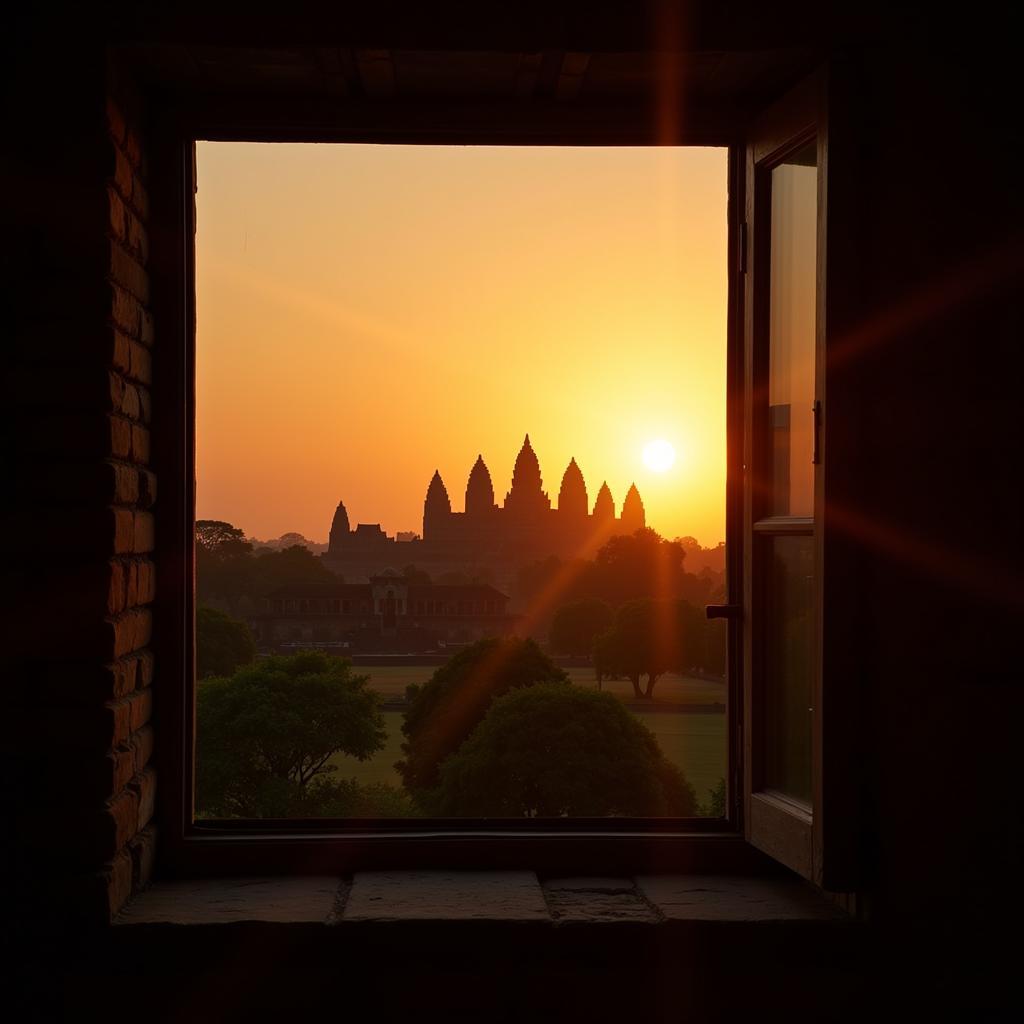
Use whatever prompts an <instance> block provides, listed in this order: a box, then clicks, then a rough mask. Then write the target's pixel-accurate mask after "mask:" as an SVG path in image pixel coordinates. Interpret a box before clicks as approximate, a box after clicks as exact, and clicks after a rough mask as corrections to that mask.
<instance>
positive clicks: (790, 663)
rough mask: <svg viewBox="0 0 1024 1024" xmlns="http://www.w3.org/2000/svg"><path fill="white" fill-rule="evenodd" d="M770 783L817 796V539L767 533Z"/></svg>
mask: <svg viewBox="0 0 1024 1024" xmlns="http://www.w3.org/2000/svg"><path fill="white" fill-rule="evenodd" d="M763 542H764V545H765V548H766V555H767V557H766V558H765V571H766V575H767V581H766V595H765V604H764V617H765V635H766V642H765V647H766V651H765V708H766V711H765V761H764V779H763V782H764V787H765V788H766V789H774V790H777V791H779V792H780V793H783V794H785V795H786V796H790V797H793V798H794V799H796V800H801V801H803V802H805V803H808V804H809V803H810V800H811V722H812V717H813V711H812V708H811V702H812V696H811V695H812V692H813V691H812V687H813V678H814V632H813V629H814V538H813V537H812V536H810V535H806V536H778V537H765V538H763Z"/></svg>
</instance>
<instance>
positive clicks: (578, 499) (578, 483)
mask: <svg viewBox="0 0 1024 1024" xmlns="http://www.w3.org/2000/svg"><path fill="white" fill-rule="evenodd" d="M558 511H559V512H561V513H563V514H565V515H567V516H572V517H573V518H575V519H584V518H586V515H587V484H586V481H585V480H584V479H583V474H582V473H581V472H580V467H579V466H577V465H576V460H575V459H570V460H569V465H568V466H566V468H565V473H564V474H563V476H562V486H561V487H560V488H559V489H558Z"/></svg>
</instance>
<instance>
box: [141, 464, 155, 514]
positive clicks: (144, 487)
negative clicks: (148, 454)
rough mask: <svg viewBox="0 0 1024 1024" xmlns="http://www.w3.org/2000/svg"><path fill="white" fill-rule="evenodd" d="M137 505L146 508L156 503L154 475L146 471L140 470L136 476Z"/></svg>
mask: <svg viewBox="0 0 1024 1024" xmlns="http://www.w3.org/2000/svg"><path fill="white" fill-rule="evenodd" d="M138 488H139V499H138V504H139V505H141V506H142V507H143V508H148V507H149V506H150V505H152V504H153V502H155V501H156V475H155V474H154V473H151V472H150V471H149V470H148V469H140V470H139V474H138Z"/></svg>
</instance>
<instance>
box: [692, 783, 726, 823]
mask: <svg viewBox="0 0 1024 1024" xmlns="http://www.w3.org/2000/svg"><path fill="white" fill-rule="evenodd" d="M697 813H698V814H699V815H700V816H701V817H702V818H724V817H725V779H719V780H718V785H716V786H715V788H714V789H709V790H708V802H707V803H706V804H701V805H700V807H699V808H698V810H697Z"/></svg>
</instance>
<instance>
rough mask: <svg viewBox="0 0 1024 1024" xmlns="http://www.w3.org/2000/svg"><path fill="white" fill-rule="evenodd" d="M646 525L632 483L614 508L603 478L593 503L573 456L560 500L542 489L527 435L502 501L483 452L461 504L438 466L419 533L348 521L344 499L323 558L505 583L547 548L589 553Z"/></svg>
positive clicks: (350, 565) (353, 575)
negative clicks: (459, 507) (390, 532)
mask: <svg viewBox="0 0 1024 1024" xmlns="http://www.w3.org/2000/svg"><path fill="white" fill-rule="evenodd" d="M645 525H646V516H645V513H644V505H643V501H642V500H641V498H640V492H639V491H638V490H637V489H636V485H635V484H633V485H631V486H630V488H629V491H628V492H627V493H626V497H625V500H624V501H623V503H622V512H621V515H619V516H616V515H615V501H614V499H613V497H612V493H611V491H610V490H609V488H608V484H607V483H602V484H601V486H600V488H599V489H598V492H597V498H596V499H595V501H594V506H593V510H591V509H590V505H589V499H588V495H587V485H586V481H585V480H584V479H583V473H582V472H581V471H580V468H579V466H578V465H577V464H576V460H575V459H570V461H569V465H568V466H567V467H566V470H565V473H564V474H563V475H562V483H561V486H560V487H559V490H558V503H557V506H555V507H552V503H551V499H550V497H549V496H548V494H547V492H546V491H545V490H544V482H543V479H542V476H541V471H540V463H539V462H538V460H537V455H536V453H535V452H534V450H533V446H532V445H531V444H530V435H529V434H527V435H526V439H525V440H524V441H523V446H522V448H521V449H520V451H519V455H518V456H517V457H516V462H515V467H514V469H513V471H512V485H511V487H510V488H509V490H508V492H507V493H506V495H505V500H504V502H503V503H502V504H501V505H500V506H499V505H498V504H497V502H496V501H495V494H494V484H493V483H492V481H491V474H490V471H489V470H488V468H487V464H486V463H485V462H484V460H483V456H482V455H479V456H477V460H476V462H475V463H474V465H473V468H472V469H471V470H470V473H469V480H468V481H467V483H466V498H465V505H464V511H462V512H455V511H453V510H452V502H451V498H450V497H449V494H448V489H447V488H446V487H445V484H444V481H443V480H442V479H441V474H440V472H437V471H435V473H434V475H433V477H432V478H431V480H430V484H429V486H428V487H427V494H426V498H425V500H424V502H423V535H422V537H414V538H412V539H404V537H408V535H407V534H406V535H401V534H400V535H398V536H397V537H389V536H387V535H386V534H385V533H384V531H383V530H382V529H381V526H380V524H379V523H373V524H369V523H359V524H358V525H357V526H356V528H355V529H352V527H351V525H350V523H349V518H348V512H347V511H346V509H345V505H344V502H338V507H337V509H336V511H335V513H334V520H333V522H332V523H331V533H330V540H329V546H328V550H327V552H325V554H324V555H322V556H321V557H322V558H323V560H324V562H325V564H326V565H327V566H328V567H329V568H331V569H332V570H334V571H335V572H338V573H340V574H341V575H342V576H343V577H344V578H345V579H346V580H356V579H367V580H368V579H370V578H371V577H373V576H376V575H378V574H380V573H381V572H383V571H384V570H385V569H386V568H389V567H394V566H396V565H398V566H405V565H410V564H415V565H416V566H418V567H420V568H422V569H424V570H426V571H427V572H430V573H431V574H437V573H444V572H464V573H469V574H471V575H478V576H483V577H486V578H489V579H490V580H492V581H493V582H495V583H497V584H499V585H506V584H507V583H508V582H509V581H510V580H511V578H512V577H513V576H514V573H515V571H516V570H517V569H518V568H519V567H521V566H522V565H524V564H527V563H528V562H530V561H534V560H537V559H541V558H546V557H548V556H550V555H556V556H559V557H562V558H571V557H579V558H586V557H589V556H591V555H592V554H593V553H594V552H595V551H596V550H597V549H598V548H599V547H600V546H601V545H602V544H604V543H605V542H606V541H607V540H608V539H609V538H610V537H614V536H616V535H620V534H631V533H634V532H635V531H636V530H639V529H641V528H642V527H643V526H645Z"/></svg>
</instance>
